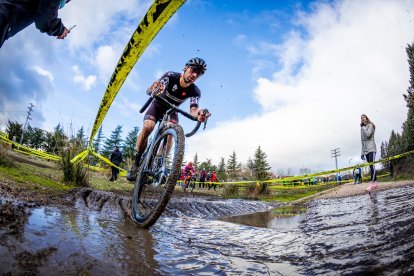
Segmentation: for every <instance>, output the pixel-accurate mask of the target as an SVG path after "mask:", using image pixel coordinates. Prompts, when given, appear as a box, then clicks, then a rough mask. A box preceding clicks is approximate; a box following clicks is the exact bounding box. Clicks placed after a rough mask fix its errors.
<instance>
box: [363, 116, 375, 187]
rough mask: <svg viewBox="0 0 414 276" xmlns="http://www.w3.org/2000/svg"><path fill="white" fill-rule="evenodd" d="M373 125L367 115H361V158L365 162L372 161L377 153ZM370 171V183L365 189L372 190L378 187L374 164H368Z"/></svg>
mask: <svg viewBox="0 0 414 276" xmlns="http://www.w3.org/2000/svg"><path fill="white" fill-rule="evenodd" d="M374 134H375V125H374V124H373V123H372V122H371V121H370V119H369V118H368V116H367V115H365V114H362V115H361V144H362V149H361V159H362V160H367V162H374V161H375V155H376V153H377V146H376V144H375V139H374ZM369 168H370V172H371V184H370V185H369V186H368V188H367V191H371V190H374V189H376V188H377V187H378V184H377V173H376V170H375V166H374V165H369Z"/></svg>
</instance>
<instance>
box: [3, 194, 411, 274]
mask: <svg viewBox="0 0 414 276" xmlns="http://www.w3.org/2000/svg"><path fill="white" fill-rule="evenodd" d="M413 198H414V187H403V188H398V189H393V190H387V191H380V192H377V193H376V194H375V195H374V196H373V197H372V198H370V197H369V196H368V195H364V196H355V197H350V198H343V199H323V200H317V201H313V202H311V203H310V204H309V205H308V206H307V209H306V211H304V209H303V208H302V209H300V211H299V214H298V215H294V214H293V213H292V214H289V215H288V216H286V214H281V213H280V211H275V210H274V209H272V208H271V206H269V205H267V204H264V203H260V202H248V203H245V202H244V201H225V200H218V201H211V200H203V199H193V200H191V199H180V200H177V201H175V202H172V204H171V206H170V207H169V210H168V211H167V214H168V215H165V216H163V217H161V218H160V220H159V221H158V222H157V223H156V224H155V225H154V226H153V227H152V228H151V229H150V230H142V229H139V228H137V227H136V226H135V225H134V224H133V223H132V222H131V221H130V220H129V219H128V218H125V215H124V213H125V210H124V209H122V207H119V208H118V209H119V210H118V209H116V208H109V207H105V204H102V205H101V206H100V205H99V204H98V205H96V204H93V206H95V207H94V208H92V207H91V203H92V201H93V200H92V199H87V198H86V200H85V198H84V199H79V201H78V202H77V204H76V208H74V209H70V210H69V209H62V208H54V207H53V208H52V207H30V206H20V207H16V209H15V210H14V211H15V212H18V216H17V217H25V215H24V214H26V216H27V220H25V219H19V220H13V223H14V224H17V226H16V225H15V226H13V225H1V226H2V227H1V232H0V237H1V239H0V272H1V273H2V274H4V273H8V272H11V273H14V274H22V273H23V274H24V273H28V272H30V273H33V274H40V275H51V274H52V275H73V274H93V275H108V274H111V275H125V274H134V275H142V274H144V273H146V274H147V275H157V274H159V275H182V274H193V275H211V274H217V275H316V274H323V275H338V274H343V275H347V274H348V275H358V274H359V275H367V274H373V275H402V274H407V275H408V274H410V273H412V272H414V262H413V261H412V260H414V235H413V233H414V200H413ZM106 201H107V202H109V200H106ZM197 201H200V203H199V204H197ZM114 202H115V204H117V206H123V205H125V204H126V205H127V202H124V203H120V200H115V201H114ZM2 204H3V205H2V206H4V204H5V200H4V199H3V201H2ZM11 205H13V204H11ZM88 205H89V206H88ZM97 206H98V207H97ZM174 206H181V207H174ZM182 206H184V207H182ZM212 206H215V207H212ZM217 206H219V207H217ZM226 208H227V209H228V210H231V211H225V210H223V209H226ZM250 209H253V211H254V213H255V214H252V212H251V210H250ZM4 210H5V211H4V212H6V213H7V214H10V212H11V211H10V210H9V207H8V208H5V209H4ZM23 210H26V211H24V212H25V213H24V212H23ZM22 212H23V213H22ZM229 212H237V214H243V215H241V216H237V217H234V216H233V217H229V214H228V213H229ZM282 215H283V216H282ZM19 225H20V226H21V227H22V228H23V230H24V231H23V232H21V233H20V234H19V233H17V232H16V231H14V232H13V231H11V230H10V231H9V230H7V229H14V227H18V226H19ZM5 237H7V238H5Z"/></svg>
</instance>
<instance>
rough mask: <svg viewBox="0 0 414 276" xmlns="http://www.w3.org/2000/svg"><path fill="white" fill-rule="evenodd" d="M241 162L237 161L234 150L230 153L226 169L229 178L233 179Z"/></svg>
mask: <svg viewBox="0 0 414 276" xmlns="http://www.w3.org/2000/svg"><path fill="white" fill-rule="evenodd" d="M240 168H241V164H240V163H238V162H237V156H236V151H233V153H232V154H231V155H230V157H229V159H228V160H227V171H228V173H229V177H230V179H234V178H235V177H236V175H237V171H238V170H240Z"/></svg>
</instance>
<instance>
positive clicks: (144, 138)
mask: <svg viewBox="0 0 414 276" xmlns="http://www.w3.org/2000/svg"><path fill="white" fill-rule="evenodd" d="M154 126H155V122H154V121H152V120H145V121H144V126H143V127H142V131H141V132H140V133H139V135H138V137H137V154H136V156H135V165H138V164H139V160H140V159H141V156H142V153H143V152H144V151H145V149H146V147H147V144H148V137H149V136H150V134H151V132H152V131H153V130H154Z"/></svg>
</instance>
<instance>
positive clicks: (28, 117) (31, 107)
mask: <svg viewBox="0 0 414 276" xmlns="http://www.w3.org/2000/svg"><path fill="white" fill-rule="evenodd" d="M33 107H34V105H33V104H32V103H30V106H28V107H27V109H29V111H27V117H26V122H25V123H24V127H23V129H22V137H20V145H23V136H24V131H25V130H26V127H27V123H28V122H29V120H31V119H32V118H30V115H32V111H33Z"/></svg>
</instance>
